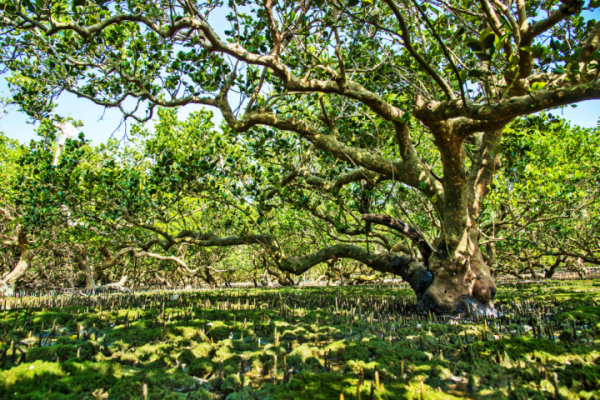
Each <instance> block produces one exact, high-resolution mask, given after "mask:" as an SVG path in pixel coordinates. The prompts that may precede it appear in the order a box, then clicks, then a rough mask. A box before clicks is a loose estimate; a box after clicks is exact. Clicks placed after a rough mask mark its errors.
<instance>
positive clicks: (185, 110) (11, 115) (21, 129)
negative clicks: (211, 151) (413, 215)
mask: <svg viewBox="0 0 600 400" xmlns="http://www.w3.org/2000/svg"><path fill="white" fill-rule="evenodd" d="M219 11H221V10H218V9H217V10H215V12H219ZM221 14H222V15H221ZM224 14H225V13H224V12H222V11H221V13H214V14H212V15H211V21H209V22H211V25H212V26H213V27H214V28H215V30H216V31H217V33H222V31H224V30H226V29H230V28H229V27H230V23H229V22H227V21H226V20H225V18H224V17H225V15H224ZM584 17H585V18H586V19H588V18H594V19H596V20H598V19H600V9H596V10H595V11H594V13H590V12H587V11H586V12H584ZM0 93H1V94H2V96H6V95H7V94H8V89H7V84H6V81H5V76H1V75H0ZM57 103H58V106H57V108H56V109H55V113H56V114H58V115H61V116H70V117H72V118H74V119H76V120H81V121H82V122H83V127H82V128H81V131H82V132H84V133H85V136H86V138H87V139H91V140H92V141H93V143H94V144H98V143H101V142H103V141H106V140H107V139H108V138H110V137H111V135H113V134H114V136H115V137H117V138H119V139H120V138H121V137H122V136H123V134H124V133H125V127H124V126H123V125H122V124H121V121H122V115H121V112H120V111H119V110H118V109H104V108H103V107H101V106H98V105H96V104H93V103H92V102H90V101H88V100H85V99H78V98H77V97H76V96H75V95H72V94H70V93H65V94H63V95H61V97H60V98H59V99H58V101H57ZM201 108H203V106H200V105H188V106H185V107H182V108H181V109H180V111H179V117H180V118H185V117H186V116H187V115H188V114H189V113H190V112H192V111H195V110H198V109H201ZM213 111H214V114H215V117H214V118H213V122H215V124H216V125H218V124H219V123H220V122H221V120H222V117H221V114H220V111H219V110H217V109H213ZM553 113H554V114H558V115H562V116H563V117H564V118H566V119H567V120H569V121H571V122H572V123H573V124H577V125H580V126H584V127H596V126H598V122H599V120H600V100H590V101H585V102H581V103H578V104H577V107H576V108H573V107H565V108H563V109H561V110H555V111H553ZM129 123H131V121H129ZM119 125H121V126H120V128H119ZM34 128H35V126H34V125H32V124H30V123H28V118H27V116H26V115H25V114H24V113H21V112H18V111H17V110H16V107H13V108H9V109H8V113H7V114H6V116H5V117H4V118H2V119H0V131H3V132H4V133H5V134H6V135H7V136H9V137H11V138H14V139H17V140H18V141H20V142H21V143H29V141H30V140H31V139H38V136H37V135H36V134H35V132H34Z"/></svg>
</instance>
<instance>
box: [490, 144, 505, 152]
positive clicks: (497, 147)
mask: <svg viewBox="0 0 600 400" xmlns="http://www.w3.org/2000/svg"><path fill="white" fill-rule="evenodd" d="M503 149H504V147H502V145H501V144H499V145H498V146H496V147H494V149H493V150H492V153H494V154H500V153H502V150H503Z"/></svg>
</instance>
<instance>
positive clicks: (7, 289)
mask: <svg viewBox="0 0 600 400" xmlns="http://www.w3.org/2000/svg"><path fill="white" fill-rule="evenodd" d="M16 246H17V247H19V249H20V250H21V256H20V258H19V262H18V263H17V265H16V266H15V268H14V269H13V270H12V271H10V272H9V273H7V274H6V275H4V276H3V277H2V279H0V294H3V295H4V296H12V295H14V292H15V286H16V284H17V283H18V282H19V280H20V279H21V278H22V277H23V275H25V272H27V269H28V268H29V266H30V265H31V261H32V260H33V257H34V253H33V251H32V250H31V249H30V248H29V238H28V237H27V232H26V231H25V230H24V229H23V228H21V227H19V229H18V233H17V243H16Z"/></svg>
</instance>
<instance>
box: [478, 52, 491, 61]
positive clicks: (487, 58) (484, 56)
mask: <svg viewBox="0 0 600 400" xmlns="http://www.w3.org/2000/svg"><path fill="white" fill-rule="evenodd" d="M475 55H477V57H479V59H480V60H483V61H490V60H491V59H492V56H490V55H489V54H486V53H475Z"/></svg>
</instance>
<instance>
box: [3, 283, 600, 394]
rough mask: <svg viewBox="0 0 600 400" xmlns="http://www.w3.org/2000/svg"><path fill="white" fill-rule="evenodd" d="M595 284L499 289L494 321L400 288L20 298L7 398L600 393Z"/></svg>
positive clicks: (7, 319)
mask: <svg viewBox="0 0 600 400" xmlns="http://www.w3.org/2000/svg"><path fill="white" fill-rule="evenodd" d="M598 285H599V284H598V283H596V282H594V281H576V282H560V283H549V284H545V285H521V286H517V287H501V288H500V290H499V292H498V296H497V307H498V309H499V310H500V311H501V312H502V313H503V316H502V317H500V318H498V319H495V320H491V319H488V320H483V319H478V318H476V317H467V316H465V317H461V318H456V317H443V316H431V315H418V314H415V313H414V297H413V295H412V293H411V292H410V291H409V290H407V289H402V288H400V289H399V288H397V287H396V288H393V287H361V288H296V289H277V290H275V289H271V290H232V289H230V290H221V291H199V292H185V293H180V294H179V295H178V296H173V292H169V293H166V292H165V293H151V294H136V295H110V296H103V297H98V296H96V297H94V298H90V297H88V298H81V297H72V298H70V297H52V298H49V297H41V298H40V297H31V298H24V299H9V300H7V304H6V305H4V304H3V305H2V308H3V309H4V308H5V307H6V308H10V309H9V310H4V311H0V334H1V336H0V367H1V368H2V370H1V371H0V398H2V399H63V398H67V399H143V398H144V393H146V397H147V398H148V399H167V398H168V399H216V398H221V399H224V398H227V399H230V400H236V399H237V400H242V399H339V398H340V394H341V393H343V394H344V398H345V399H356V398H357V388H359V390H360V394H361V398H362V399H371V398H373V399H399V398H409V399H410V398H414V399H420V398H423V397H424V398H427V399H438V398H440V399H441V398H453V397H457V398H461V397H469V398H490V399H494V398H498V399H499V398H514V399H544V398H553V399H554V398H562V399H571V398H584V399H591V398H596V399H599V400H600V338H599V337H598V335H600V305H599V300H600V298H599V297H600V291H599V290H598V289H600V287H599V286H598ZM40 332H41V336H42V337H41V339H40ZM40 344H41V346H40ZM377 382H378V383H377ZM144 387H145V388H146V389H144Z"/></svg>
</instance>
